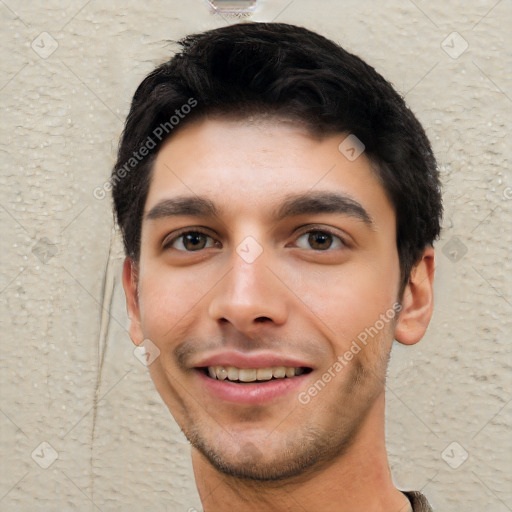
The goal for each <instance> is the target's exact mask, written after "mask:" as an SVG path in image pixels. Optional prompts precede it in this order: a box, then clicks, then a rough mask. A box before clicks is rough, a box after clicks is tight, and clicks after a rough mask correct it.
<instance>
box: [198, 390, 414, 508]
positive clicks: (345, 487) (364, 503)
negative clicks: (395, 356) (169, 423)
mask: <svg viewBox="0 0 512 512" xmlns="http://www.w3.org/2000/svg"><path fill="white" fill-rule="evenodd" d="M384 438H385V435H384V395H382V396H381V397H380V398H379V399H378V400H377V401H376V402H375V404H374V407H373V408H372V410H371V411H370V414H369V415H368V417H367V420H366V422H365V423H364V424H363V426H362V428H361V429H360V431H359V432H358V435H357V437H356V438H355V439H354V440H353V443H352V445H351V446H350V448H349V449H347V450H346V451H345V452H344V453H343V454H341V455H340V456H338V457H337V458H335V459H334V460H332V461H330V462H329V463H326V464H324V465H323V466H321V467H320V466H319V467H315V468H312V469H311V470H308V471H307V472H305V473H304V474H302V475H299V476H297V477H294V478H290V479H287V480H279V481H274V482H260V481H253V480H246V479H239V478H236V477H232V476H228V475H225V474H223V473H220V472H219V471H217V470H216V469H215V468H214V467H213V466H212V465H211V464H210V463H209V461H208V460H207V459H206V458H205V457H204V456H203V455H202V454H201V453H200V452H198V451H197V450H196V449H195V448H193V450H192V463H193V466H194V474H195V478H196V484H197V488H198V491H199V495H200V497H201V501H202V504H203V509H204V512H223V511H225V510H226V509H227V505H228V504H229V509H230V510H237V512H259V511H261V510H265V511H268V512H288V511H290V512H291V511H292V510H293V511H294V510H321V511H322V512H331V511H332V512H368V511H372V512H410V511H411V510H412V509H411V505H410V503H409V501H408V499H407V498H406V497H405V496H404V495H403V494H402V493H401V492H400V491H399V490H398V489H396V488H395V486H394V485H393V482H392V479H391V472H390V470H389V465H388V460H387V453H386V448H385V440H384Z"/></svg>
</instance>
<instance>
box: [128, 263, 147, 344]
mask: <svg viewBox="0 0 512 512" xmlns="http://www.w3.org/2000/svg"><path fill="white" fill-rule="evenodd" d="M137 285H138V269H137V264H136V263H135V262H134V261H133V260H132V259H131V258H125V260H124V264H123V288H124V294H125V296H126V311H127V313H128V318H129V319H130V338H131V339H132V341H133V343H134V344H135V345H140V344H141V343H142V342H143V340H144V335H143V333H142V327H141V324H140V308H139V294H138V290H137Z"/></svg>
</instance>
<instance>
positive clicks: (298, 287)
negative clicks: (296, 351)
mask: <svg viewBox="0 0 512 512" xmlns="http://www.w3.org/2000/svg"><path fill="white" fill-rule="evenodd" d="M294 275H300V276H301V277H300V279H297V278H296V277H294V278H293V279H292V280H291V282H292V283H293V282H295V285H294V287H293V288H292V289H293V290H294V291H295V293H296V295H297V296H298V297H299V298H300V299H301V301H302V302H303V304H305V306H306V308H307V309H308V310H309V311H310V312H311V313H313V315H314V316H312V318H316V319H317V320H314V321H315V323H317V324H318V323H319V321H320V323H321V324H324V326H325V328H326V329H327V330H326V331H325V333H326V335H327V336H328V337H329V338H331V339H333V338H334V342H335V343H336V344H337V346H336V347H335V349H336V350H337V352H338V353H340V351H344V350H345V349H346V347H347V345H350V343H351V341H352V340H353V339H355V338H357V336H358V335H359V334H360V333H362V332H365V329H371V328H372V327H375V324H376V323H377V328H378V330H379V332H380V331H384V329H383V326H382V325H381V324H382V320H380V319H381V315H386V314H387V315H388V316H387V317H386V320H387V321H385V322H384V324H385V326H386V327H387V328H388V327H389V325H390V319H391V320H392V319H393V317H394V316H395V314H396V313H395V310H394V309H393V304H395V302H396V295H397V292H398V282H399V275H400V273H399V266H398V263H397V262H393V260H392V259H391V258H390V259H389V262H386V261H383V260H380V261H378V262H377V261H376V262H369V263H368V262H361V261H358V262H355V261H354V262H353V263H348V264H346V265H343V266H340V267H339V268H337V269H335V268H334V267H330V268H329V267H325V268H318V269H317V270H316V271H314V272H312V271H311V269H309V271H308V272H306V271H304V270H303V271H302V272H299V271H296V272H294ZM291 277H292V276H291V275H290V278H291ZM372 332H374V331H373V330H372Z"/></svg>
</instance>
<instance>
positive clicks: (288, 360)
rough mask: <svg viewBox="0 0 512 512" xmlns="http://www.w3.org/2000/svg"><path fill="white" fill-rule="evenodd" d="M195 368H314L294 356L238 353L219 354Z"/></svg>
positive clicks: (213, 355)
mask: <svg viewBox="0 0 512 512" xmlns="http://www.w3.org/2000/svg"><path fill="white" fill-rule="evenodd" d="M193 366H194V367H195V368H205V367H207V366H224V367H227V366H234V367H235V368H269V367H271V366H285V367H287V368H313V366H312V365H311V364H310V363H308V362H306V361H304V360H301V359H298V358H296V357H292V356H284V355H278V354H272V353H270V352H259V353H254V354H247V353H245V354H244V353H242V352H236V351H229V352H217V353H215V354H212V355H210V356H208V357H205V358H204V359H201V360H200V361H199V363H197V364H194V365H193Z"/></svg>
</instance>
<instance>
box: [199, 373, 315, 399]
mask: <svg viewBox="0 0 512 512" xmlns="http://www.w3.org/2000/svg"><path fill="white" fill-rule="evenodd" d="M197 373H198V374H199V378H200V379H201V385H202V387H203V388H204V389H206V391H207V392H208V393H210V394H212V395H214V396H215V397H217V398H219V399H221V400H226V401H227V402H232V403H237V404H250V405H252V404H264V403H268V402H272V401H273V400H276V399H278V398H281V397H284V396H286V395H288V394H290V393H296V394H298V390H299V388H300V387H301V386H302V384H303V383H304V379H305V378H307V377H308V375H309V374H303V375H297V376H296V377H291V378H289V377H285V378H284V379H274V380H267V381H258V382H251V383H245V384H237V383H236V382H230V381H228V380H217V379H212V378H211V377H208V376H207V375H205V373H204V372H203V370H198V371H197Z"/></svg>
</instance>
